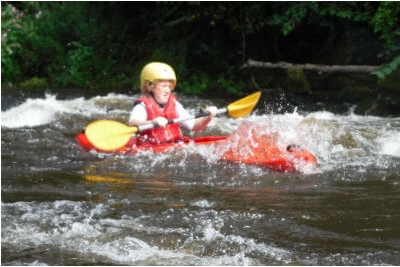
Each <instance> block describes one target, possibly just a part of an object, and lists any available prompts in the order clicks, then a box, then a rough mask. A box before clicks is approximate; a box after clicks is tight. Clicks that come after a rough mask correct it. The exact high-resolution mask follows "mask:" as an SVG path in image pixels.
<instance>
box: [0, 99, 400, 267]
mask: <svg viewBox="0 0 400 267" xmlns="http://www.w3.org/2000/svg"><path fill="white" fill-rule="evenodd" d="M136 97H137V95H127V94H119V93H110V94H107V95H103V96H93V97H86V98H85V97H79V96H78V97H70V98H64V99H61V98H59V97H57V96H56V95H52V94H47V95H45V96H38V97H26V98H22V99H21V98H18V99H17V98H16V99H13V98H12V97H3V96H2V102H3V103H4V105H3V103H2V111H1V183H2V186H1V262H2V265H400V254H399V251H400V183H399V182H400V118H398V117H397V118H383V117H374V116H359V115H355V114H353V113H352V112H351V109H350V110H349V111H348V112H345V113H334V112H329V111H324V110H323V108H321V110H319V111H305V110H300V109H296V108H295V109H294V110H293V112H289V113H282V114H278V113H272V112H269V113H266V112H263V110H265V109H263V108H259V107H257V109H256V110H255V111H254V112H253V113H252V114H251V115H250V116H248V117H245V118H239V119H233V118H229V117H227V116H221V117H218V118H216V119H214V120H213V121H212V122H211V124H210V125H209V127H208V128H207V130H206V131H205V132H203V133H201V134H208V135H217V134H230V133H232V132H234V131H235V130H236V129H237V128H238V127H240V125H241V124H243V123H244V122H246V123H250V125H251V124H254V125H256V126H257V127H258V128H259V127H263V129H265V131H269V132H277V133H278V134H279V140H280V142H283V143H295V144H299V145H301V146H302V147H305V148H307V149H308V150H310V151H311V152H312V153H314V154H315V156H316V157H317V160H318V167H317V169H312V170H310V169H304V170H302V171H300V172H297V173H279V172H273V171H269V170H267V169H265V168H261V167H256V166H246V165H241V164H232V163H222V162H218V161H217V159H216V158H215V156H214V155H213V153H212V151H211V150H207V148H202V149H201V150H198V151H196V150H195V151H193V149H191V150H181V151H176V152H173V153H171V154H168V155H154V154H151V153H142V154H139V155H136V156H115V155H113V156H111V155H106V154H102V153H95V152H85V151H83V150H82V149H81V148H80V147H79V146H78V145H77V143H76V141H75V136H76V134H77V133H79V132H80V131H82V130H83V129H84V128H85V126H86V125H87V124H88V123H89V122H91V121H94V120H98V119H113V120H118V121H121V122H126V121H127V119H128V116H129V111H130V109H131V107H132V102H133V101H134V99H135V98H136ZM179 98H180V100H181V102H182V103H183V104H184V106H186V107H188V108H189V110H190V111H191V112H192V113H193V114H194V113H196V111H197V110H198V108H200V107H204V106H206V105H210V104H216V105H218V106H219V105H221V103H222V104H224V102H223V101H222V100H210V99H203V98H195V97H188V96H183V95H179ZM225 104H227V103H225ZM263 105H264V106H265V105H268V103H261V104H260V105H259V106H263ZM188 134H190V133H188ZM196 135H199V134H196ZM243 138H246V136H243Z"/></svg>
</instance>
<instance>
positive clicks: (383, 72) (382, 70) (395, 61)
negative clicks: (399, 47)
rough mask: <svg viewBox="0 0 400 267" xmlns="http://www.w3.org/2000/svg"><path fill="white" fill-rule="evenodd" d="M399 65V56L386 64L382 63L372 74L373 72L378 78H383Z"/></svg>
mask: <svg viewBox="0 0 400 267" xmlns="http://www.w3.org/2000/svg"><path fill="white" fill-rule="evenodd" d="M399 66H400V56H398V57H396V58H395V59H393V60H392V61H391V62H390V63H388V64H383V65H382V66H381V68H380V69H379V70H377V71H374V72H373V74H375V75H376V76H377V77H378V78H379V79H384V78H385V77H386V76H388V75H389V74H391V73H392V72H393V71H395V70H397V69H399Z"/></svg>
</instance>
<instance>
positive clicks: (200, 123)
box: [192, 106, 218, 132]
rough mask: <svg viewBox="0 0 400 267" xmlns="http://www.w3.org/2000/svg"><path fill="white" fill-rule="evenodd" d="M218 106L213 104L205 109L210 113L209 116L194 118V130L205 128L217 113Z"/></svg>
mask: <svg viewBox="0 0 400 267" xmlns="http://www.w3.org/2000/svg"><path fill="white" fill-rule="evenodd" d="M217 110H218V109H217V107H215V106H211V107H207V108H206V109H205V111H206V112H208V113H210V115H208V116H207V117H200V118H197V119H195V120H194V126H193V129H192V130H193V131H195V132H199V131H202V130H204V129H205V128H206V127H207V125H208V124H209V123H210V121H211V120H212V119H213V118H214V117H215V115H217Z"/></svg>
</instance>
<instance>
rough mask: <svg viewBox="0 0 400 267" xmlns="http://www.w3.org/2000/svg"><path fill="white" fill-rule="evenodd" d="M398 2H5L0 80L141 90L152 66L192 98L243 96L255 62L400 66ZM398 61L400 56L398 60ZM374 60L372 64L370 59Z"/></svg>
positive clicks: (387, 70)
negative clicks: (164, 67)
mask: <svg viewBox="0 0 400 267" xmlns="http://www.w3.org/2000/svg"><path fill="white" fill-rule="evenodd" d="M399 6H400V5H399V4H398V2H241V1H238V2H207V1H206V2H202V1H199V2H196V1H193V2H192V1H190V2H137V1H136V2H85V1H77V2H51V1H50V2H42V1H27V2H25V1H22V2H2V25H1V29H2V48H1V49H2V58H1V64H2V82H3V83H11V84H18V83H21V82H22V81H26V80H29V79H30V78H32V77H43V78H44V79H46V80H47V81H48V82H49V85H50V86H51V87H62V88H68V87H81V88H107V89H109V90H110V89H112V88H115V87H132V86H133V87H138V80H139V78H138V77H139V73H140V70H141V68H142V67H143V66H144V64H146V63H147V62H149V61H151V60H159V61H166V62H168V63H170V64H171V65H172V66H173V67H174V69H175V71H176V72H177V74H178V86H181V87H182V88H183V90H185V92H188V93H196V94H197V93H206V92H210V91H212V90H214V89H215V88H217V89H218V90H220V91H221V92H226V93H227V94H232V93H236V92H238V91H240V90H242V89H243V88H241V87H243V83H242V81H241V80H240V77H239V76H238V75H235V74H234V73H235V71H237V70H238V69H239V66H240V65H242V64H243V62H245V61H246V60H247V59H248V58H254V59H263V60H264V59H266V60H268V61H291V62H296V61H297V62H302V63H304V62H311V63H325V64H329V63H331V64H346V63H350V64H355V63H357V64H363V63H364V64H369V65H370V64H382V63H385V62H390V63H388V64H387V65H384V66H383V68H382V69H381V70H380V71H378V72H377V73H376V74H377V75H378V77H380V78H381V77H385V75H387V74H388V73H390V72H391V71H393V70H394V69H396V68H398V66H399V64H398V54H399V51H400V42H399V38H400V27H399V24H400V22H399V18H400V7H399ZM393 58H394V59H393ZM371 62H372V63H371Z"/></svg>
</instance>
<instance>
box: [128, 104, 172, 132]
mask: <svg viewBox="0 0 400 267" xmlns="http://www.w3.org/2000/svg"><path fill="white" fill-rule="evenodd" d="M147 123H152V124H156V125H157V126H160V127H164V126H165V125H167V124H168V120H167V119H166V118H163V117H157V118H155V119H154V120H152V121H149V120H148V119H147V111H146V107H145V106H144V105H143V104H142V103H140V104H137V105H135V106H134V107H133V109H132V111H131V114H130V116H129V125H141V124H147Z"/></svg>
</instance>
